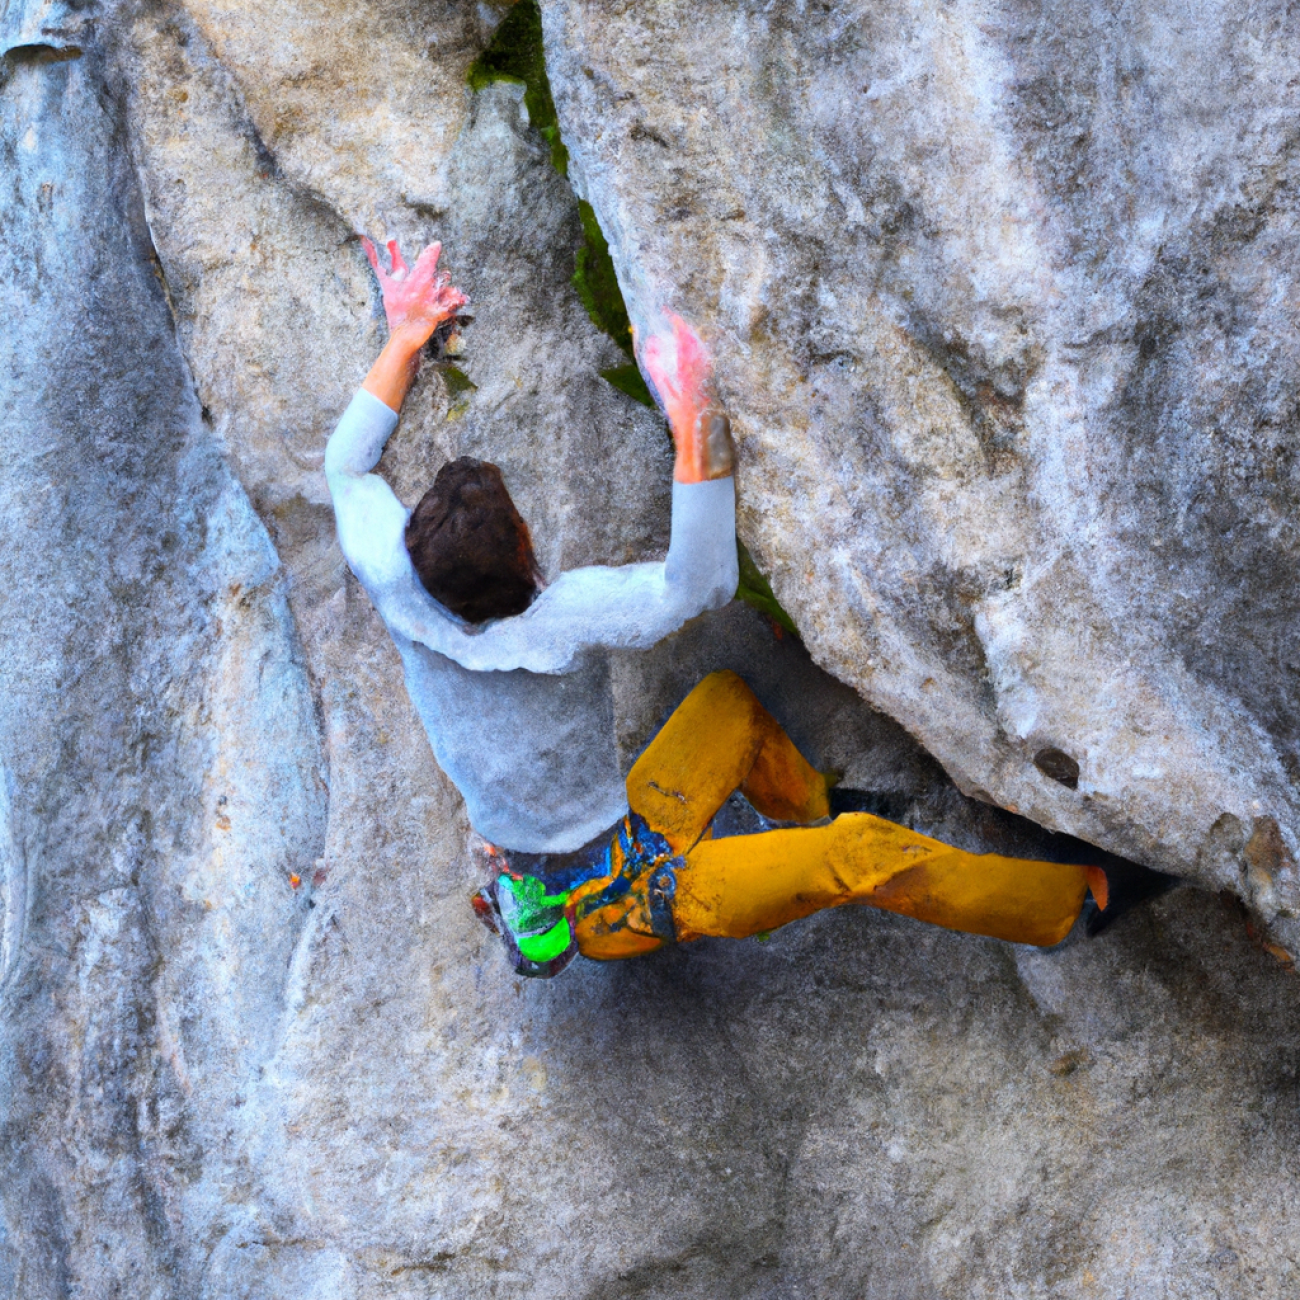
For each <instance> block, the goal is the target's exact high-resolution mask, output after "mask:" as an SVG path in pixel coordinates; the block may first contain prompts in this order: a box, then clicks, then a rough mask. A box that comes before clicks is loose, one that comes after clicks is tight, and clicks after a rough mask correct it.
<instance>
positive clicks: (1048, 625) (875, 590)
mask: <svg viewBox="0 0 1300 1300" xmlns="http://www.w3.org/2000/svg"><path fill="white" fill-rule="evenodd" d="M543 9H544V15H545V27H546V41H547V53H548V58H549V60H550V64H551V67H552V81H553V85H554V87H555V96H556V104H557V108H558V110H559V116H560V123H561V126H562V128H563V130H564V133H565V138H566V140H567V141H568V142H569V148H570V154H571V158H572V170H573V174H574V176H575V180H576V183H577V185H578V188H579V189H580V191H582V192H583V193H585V195H586V197H587V198H588V199H589V200H590V201H591V203H592V204H593V205H594V207H595V209H596V212H597V214H598V216H599V218H600V220H601V223H602V225H603V226H604V228H605V230H606V233H607V234H608V236H609V240H610V244H611V247H612V249H613V252H614V255H615V258H616V261H617V263H618V266H619V270H620V274H621V276H622V278H623V281H624V283H625V286H626V289H627V294H628V298H629V309H630V311H631V313H632V315H633V317H638V316H640V317H641V318H642V319H645V318H647V317H649V316H650V315H651V314H652V313H654V312H655V311H656V310H657V309H658V307H659V306H660V305H661V304H663V303H665V302H667V303H672V304H674V305H675V306H676V307H677V308H678V309H679V310H685V311H687V312H688V313H689V314H691V315H693V316H696V317H699V318H701V319H704V320H707V322H708V325H709V330H710V335H711V337H713V338H715V339H716V341H717V349H718V354H719V364H720V371H721V374H722V376H723V379H722V383H723V387H724V388H725V391H726V398H727V401H728V403H729V405H730V407H731V411H732V416H733V420H734V422H735V424H736V427H737V428H738V430H739V432H740V435H741V439H742V461H741V463H742V477H741V482H742V485H743V486H742V496H743V501H744V520H743V526H742V532H743V533H744V535H745V537H746V540H747V541H748V542H749V543H750V545H751V549H752V550H753V551H754V552H755V554H756V555H757V556H758V558H759V559H760V561H761V562H762V563H763V564H764V566H765V567H766V568H767V569H768V570H769V571H770V572H771V574H772V580H773V584H774V586H775V589H776V592H777V594H778V596H779V597H780V598H781V599H782V601H783V602H785V603H786V605H787V607H788V608H789V609H790V610H791V612H792V613H793V614H794V616H795V618H796V621H797V622H798V624H799V627H800V629H801V631H803V633H804V634H805V636H806V638H807V640H808V644H809V647H810V648H811V650H812V652H813V654H814V656H815V658H816V659H817V660H818V662H819V663H821V664H823V665H824V666H825V667H827V668H828V669H830V671H832V672H833V673H835V675H836V676H838V677H840V678H841V679H842V680H844V681H847V682H850V683H851V684H853V685H854V686H855V687H857V688H858V689H859V690H860V691H861V692H862V694H863V695H864V696H865V697H866V698H867V699H868V700H870V701H871V702H872V703H873V704H875V705H877V706H878V707H880V708H882V709H884V710H885V711H886V712H888V713H890V714H891V715H892V716H893V717H895V718H897V719H898V720H899V721H901V722H902V723H903V724H904V725H905V726H906V727H907V729H908V730H909V731H910V732H912V734H913V735H915V736H917V737H918V739H920V741H921V742H922V743H923V744H924V745H925V746H926V747H927V748H928V749H929V750H930V752H931V753H933V754H934V755H935V756H936V757H938V758H939V759H940V761H941V762H942V763H943V764H944V766H945V768H946V769H947V770H948V771H949V773H951V774H952V776H953V777H954V778H955V779H956V780H957V781H958V783H959V784H960V785H961V786H962V787H963V788H964V789H966V790H967V791H968V792H972V793H978V794H980V795H981V797H989V798H991V799H992V800H993V801H995V802H997V803H1000V804H1002V805H1004V806H1009V807H1015V808H1018V809H1019V810H1020V811H1021V812H1022V813H1024V814H1025V815H1027V816H1029V817H1032V818H1033V819H1034V820H1036V821H1039V822H1041V823H1043V824H1045V825H1050V826H1052V827H1055V828H1057V829H1063V830H1070V831H1071V832H1073V833H1075V834H1078V835H1081V836H1083V837H1084V838H1086V839H1089V840H1092V841H1094V842H1096V843H1104V844H1106V845H1107V846H1108V847H1109V848H1112V849H1114V850H1115V851H1116V852H1120V853H1126V854H1128V855H1129V856H1135V857H1137V858H1139V859H1141V860H1143V861H1147V862H1151V863H1153V864H1154V865H1158V866H1163V867H1165V868H1166V869H1168V870H1171V871H1176V872H1179V873H1180V874H1184V875H1189V874H1190V875H1195V876H1197V877H1199V878H1200V879H1201V880H1203V881H1204V882H1205V883H1206V884H1213V885H1217V886H1220V887H1237V885H1238V881H1239V879H1240V877H1241V874H1242V872H1243V870H1244V868H1245V864H1244V862H1243V859H1242V856H1241V853H1240V851H1238V852H1237V853H1236V854H1231V853H1228V854H1225V853H1223V852H1220V851H1219V849H1220V844H1221V841H1222V840H1223V839H1224V837H1225V836H1226V837H1229V838H1231V839H1233V841H1234V842H1235V843H1236V844H1237V845H1238V846H1240V845H1242V844H1244V843H1245V842H1246V841H1247V840H1248V839H1249V838H1250V837H1251V836H1253V835H1257V836H1259V837H1260V840H1259V841H1258V842H1259V843H1262V842H1263V840H1265V839H1267V840H1269V841H1270V842H1277V844H1278V847H1277V849H1276V851H1275V852H1273V853H1272V854H1270V855H1269V856H1270V870H1269V873H1268V874H1269V875H1270V876H1271V879H1270V880H1269V881H1267V882H1266V881H1263V880H1261V881H1260V882H1259V890H1258V898H1257V902H1258V904H1259V906H1260V907H1261V909H1262V910H1264V911H1265V912H1267V913H1268V914H1269V916H1270V917H1277V916H1278V914H1279V913H1281V918H1280V919H1281V920H1282V921H1284V922H1285V921H1286V920H1287V919H1288V918H1289V917H1291V916H1293V915H1295V914H1296V913H1297V911H1298V910H1300V893H1298V892H1297V889H1298V887H1300V880H1298V879H1297V875H1296V871H1295V867H1294V862H1293V855H1294V853H1295V849H1296V836H1297V832H1300V820H1297V812H1298V811H1300V803H1297V793H1296V780H1297V776H1298V775H1300V768H1298V767H1297V763H1298V762H1300V760H1298V759H1297V752H1298V750H1297V745H1298V742H1300V730H1298V727H1300V714H1297V710H1296V705H1295V698H1296V697H1295V692H1294V689H1293V680H1294V664H1295V656H1294V652H1293V649H1292V647H1293V646H1294V644H1295V642H1296V636H1297V631H1298V630H1300V603H1298V602H1297V600H1296V598H1295V592H1296V575H1297V568H1298V564H1300V529H1298V528H1297V522H1296V520H1297V502H1298V499H1300V498H1298V491H1300V479H1298V478H1297V470H1296V465H1295V461H1294V444H1295V437H1296V417H1295V411H1296V400H1297V375H1298V373H1300V372H1298V370H1297V348H1298V347H1300V342H1298V340H1300V333H1298V332H1297V323H1298V321H1297V312H1298V311H1300V297H1298V296H1297V292H1296V276H1297V269H1298V267H1300V262H1298V261H1297V257H1298V254H1297V250H1296V242H1295V239H1294V237H1293V230H1294V226H1295V221H1296V213H1297V199H1296V188H1295V174H1294V168H1295V166H1296V161H1295V130H1294V122H1295V116H1296V109H1297V102H1296V95H1297V89H1296V83H1295V80H1294V78H1293V77H1292V76H1291V75H1290V72H1289V69H1290V68H1291V67H1292V66H1293V65H1294V62H1295V58H1296V55H1297V52H1300V30H1298V29H1297V22H1296V20H1295V18H1294V16H1293V15H1292V14H1291V13H1290V10H1289V9H1288V7H1287V6H1286V5H1285V4H1282V3H1277V4H1265V5H1261V6H1256V7H1252V8H1251V9H1250V10H1248V11H1246V10H1242V9H1241V8H1240V6H1237V5H1232V4H1211V5H1210V6H1209V7H1207V8H1204V9H1198V10H1197V16H1196V18H1195V20H1192V19H1190V18H1189V17H1188V16H1187V12H1186V10H1185V9H1184V8H1182V7H1181V6H1179V5H1176V4H1164V3H1160V0H1156V2H1155V3H1151V4H1143V5H1141V6H1139V7H1138V8H1137V9H1130V8H1116V7H1114V6H1110V5H1104V4H1102V5H1094V6H1085V7H1084V8H1083V9H1080V8H1079V7H1078V6H1076V5H1068V6H1064V7H1055V6H1052V5H1048V6H1047V7H1045V8H1044V7H1042V6H1029V5H1019V4H1006V5H1000V6H997V7H995V8H994V9H992V10H990V9H989V8H988V7H987V6H985V5H978V4H969V5H968V4H962V3H958V4H955V5H937V4H930V3H919V4H903V5H882V4H878V3H874V0H868V2H865V3H851V4H837V5H820V6H817V5H815V6H806V5H803V4H795V3H789V4H781V3H778V4H775V5H772V4H732V3H705V4H695V3H692V4H686V3H668V4H656V5H632V4H626V5H624V4H619V5H612V4H609V3H607V2H605V0H548V2H547V3H546V4H544V6H543ZM1051 751H1057V752H1061V753H1064V754H1065V755H1066V756H1067V757H1068V759H1070V760H1072V763H1071V765H1069V767H1068V769H1067V770H1069V771H1071V772H1074V771H1075V768H1074V766H1073V765H1074V764H1077V784H1076V785H1072V786H1069V785H1064V784H1062V783H1061V782H1060V781H1059V780H1057V779H1054V778H1053V775H1052V774H1051V770H1050V769H1051V766H1052V764H1051V755H1050V752H1051ZM1040 754H1043V755H1045V759H1044V762H1043V763H1038V764H1036V763H1035V758H1036V757H1037V756H1038V755H1040ZM1044 766H1045V767H1046V768H1047V769H1048V770H1046V771H1045V770H1043V767H1044ZM1275 824H1276V827H1275ZM1216 827H1217V828H1218V830H1217V832H1216V831H1215V828H1216ZM1283 846H1284V847H1283Z"/></svg>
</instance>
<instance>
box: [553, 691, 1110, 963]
mask: <svg viewBox="0 0 1300 1300" xmlns="http://www.w3.org/2000/svg"><path fill="white" fill-rule="evenodd" d="M733 790H740V792H741V793H742V794H744V795H745V797H746V798H747V799H748V800H749V801H750V803H752V804H753V805H754V807H755V808H756V809H758V811H759V812H760V813H762V814H763V815H764V816H767V817H771V818H773V819H774V820H778V821H796V822H816V821H824V819H825V818H826V817H827V816H828V815H829V812H830V808H829V804H828V801H827V783H826V778H825V777H824V776H823V775H822V774H821V773H820V772H818V771H816V769H814V768H813V767H811V766H810V765H809V764H808V763H807V761H806V760H805V759H804V757H803V755H802V754H800V753H799V751H798V750H797V749H796V748H795V746H794V744H793V742H792V741H791V740H790V738H789V737H788V736H787V735H786V734H785V732H784V731H782V730H781V728H780V726H779V725H778V724H777V722H776V720H775V719H774V718H773V717H772V716H771V714H769V713H768V712H767V710H766V709H764V708H763V706H762V705H761V704H760V703H759V702H758V700H757V698H756V697H755V696H754V693H753V692H752V691H751V690H750V689H749V687H748V686H746V685H745V683H744V682H743V681H742V680H741V679H740V678H739V677H737V676H736V674H735V673H731V672H722V673H713V674H712V675H711V676H709V677H706V678H705V679H704V680H703V681H702V682H701V683H700V684H699V685H698V686H697V687H696V688H695V689H694V690H693V691H692V692H691V693H690V695H688V696H687V697H686V699H685V700H684V701H683V702H682V704H681V705H680V707H679V708H678V709H677V711H676V712H675V713H674V714H673V715H672V717H671V718H669V720H668V722H667V723H666V724H665V726H664V728H663V730H662V731H660V733H659V734H658V735H657V736H656V737H655V739H654V740H653V741H652V742H651V744H650V746H649V748H647V749H646V751H645V753H644V754H642V755H641V757H640V758H639V759H638V760H637V762H636V763H635V765H634V766H633V768H632V771H631V772H630V773H629V774H628V778H627V797H628V804H629V806H630V808H631V810H632V812H633V813H636V814H639V815H640V816H641V817H643V818H644V819H645V821H646V822H647V823H648V824H649V826H650V827H651V828H652V829H653V830H654V831H656V832H658V833H659V834H660V835H661V836H662V837H663V838H664V839H665V840H666V841H667V843H668V846H669V847H670V849H671V854H672V856H673V863H672V880H673V883H674V885H675V889H674V892H673V895H672V901H671V913H672V924H673V928H674V930H675V937H676V939H677V941H678V942H688V941H690V940H691V939H698V938H701V937H703V936H704V935H723V936H729V937H731V938H744V937H745V936H747V935H752V934H757V933H760V932H762V931H766V930H775V929H776V928H777V927H778V926H782V925H785V924H786V923H787V922H789V921H795V920H798V919H799V918H800V917H802V916H809V915H811V914H812V913H813V912H819V911H821V910H822V909H823V908H826V907H838V906H840V904H842V903H866V904H868V905H869V906H871V907H879V908H884V909H885V910H887V911H891V912H901V913H903V914H904V915H905V916H912V917H916V918H917V919H918V920H921V921H929V922H931V923H932V924H934V925H942V926H945V927H947V928H948V929H950V930H964V931H967V932H969V933H972V934H987V935H992V936H993V937H994V938H998V939H1010V940H1013V941H1014V942H1017V943H1030V944H1038V945H1043V946H1046V945H1050V944H1054V943H1059V942H1060V941H1061V940H1062V939H1063V938H1065V936H1066V934H1067V933H1068V932H1069V930H1070V927H1071V926H1072V925H1073V924H1074V922H1075V918H1076V917H1077V916H1078V915H1079V910H1080V908H1081V907H1082V906H1083V900H1084V896H1085V894H1086V892H1087V888H1088V881H1087V876H1086V874H1085V868H1084V867H1082V866H1063V865H1060V864H1058V863H1054V862H1031V861H1026V860H1023V859H1018V858H1004V857H1000V856H998V855H997V854H992V853H985V854H977V853H967V852H965V851H964V850H962V849H955V848H952V847H950V846H949V845H947V844H943V843H940V841H938V840H932V839H930V838H929V837H928V836H925V835H918V834H917V833H916V832H915V831H910V830H908V829H907V828H906V827H903V826H899V825H896V824H895V823H893V822H888V821H885V820H883V819H882V818H879V817H873V816H872V815H871V814H869V813H845V814H842V815H841V816H839V817H837V818H836V819H835V820H834V821H832V822H830V823H829V824H828V825H821V826H807V827H799V828H796V829H792V830H774V831H767V832H765V833H763V834H759V835H742V836H734V837H730V838H727V839H720V840H715V839H713V838H711V832H710V829H709V828H710V823H711V822H712V820H713V817H714V815H715V814H716V813H717V811H718V809H719V808H720V807H721V806H722V804H723V802H724V801H725V800H726V799H727V797H728V796H729V795H730V794H731V793H732V791H733ZM614 866H615V871H614V876H607V877H604V878H602V879H600V880H593V881H589V882H588V883H587V884H585V885H583V886H581V887H580V888H579V889H577V890H575V891H574V893H573V895H572V897H571V899H570V914H571V916H572V917H573V920H574V925H575V931H576V936H577V941H578V948H579V951H580V952H582V953H583V954H584V955H586V956H588V957H595V958H597V959H601V960H609V959H614V958H619V957H631V956H635V955H637V954H638V953H643V952H650V951H653V950H654V949H655V948H658V947H659V946H661V944H662V943H663V942H664V939H663V937H662V925H661V926H660V927H659V929H660V932H661V933H660V934H659V935H656V933H655V928H654V926H653V924H652V921H651V916H650V907H649V903H648V902H647V898H648V896H649V895H648V891H649V889H650V886H651V883H652V880H654V879H658V880H660V881H664V880H666V879H668V877H667V876H665V875H664V874H663V872H662V866H659V867H655V868H651V869H650V870H647V871H645V872H644V873H643V875H642V876H641V877H638V878H637V879H636V880H634V881H632V882H631V887H630V888H628V889H626V890H625V892H624V893H623V894H622V895H620V896H619V897H618V898H616V899H615V900H614V901H612V902H611V901H603V900H607V899H608V897H609V895H610V893H611V890H610V888H609V886H610V882H611V880H613V879H614V877H615V876H617V874H618V870H619V866H620V864H619V863H618V862H615V864H614ZM657 872H658V873H659V874H658V875H656V873H657ZM584 903H585V904H586V906H584Z"/></svg>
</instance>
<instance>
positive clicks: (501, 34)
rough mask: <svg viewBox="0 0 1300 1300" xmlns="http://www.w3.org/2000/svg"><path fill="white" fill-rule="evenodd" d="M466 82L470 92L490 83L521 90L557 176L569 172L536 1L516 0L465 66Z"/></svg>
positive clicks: (566, 151) (567, 155) (530, 116)
mask: <svg viewBox="0 0 1300 1300" xmlns="http://www.w3.org/2000/svg"><path fill="white" fill-rule="evenodd" d="M466 79H467V80H468V82H469V86H470V89H471V90H482V89H483V87H484V86H488V85H491V83H492V82H494V81H513V82H514V83H515V84H516V85H520V86H523V88H524V107H525V108H527V109H528V120H529V121H530V122H532V124H533V125H534V126H535V127H536V128H537V129H538V130H539V131H540V132H541V133H542V138H543V139H544V140H545V141H546V143H547V144H548V145H550V147H551V162H552V163H553V164H554V166H555V170H556V171H557V172H559V173H560V175H561V176H567V175H568V173H569V151H568V150H567V149H566V148H565V147H564V141H563V140H561V139H560V123H559V119H558V118H557V117H556V115H555V100H554V99H552V98H551V83H550V79H549V78H548V77H547V75H546V55H545V52H544V51H543V49H542V11H541V9H539V8H538V5H537V0H517V3H516V4H515V5H514V7H513V8H512V9H511V10H510V12H509V13H508V14H506V16H505V17H504V18H503V19H502V20H501V25H500V26H499V27H498V28H497V29H496V31H495V32H494V33H493V34H492V40H491V43H490V44H489V45H488V47H487V49H485V50H484V51H483V53H482V54H480V55H479V56H478V58H477V59H475V60H474V62H473V63H471V64H470V65H469V73H468V74H467V77H466Z"/></svg>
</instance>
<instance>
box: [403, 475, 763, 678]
mask: <svg viewBox="0 0 1300 1300" xmlns="http://www.w3.org/2000/svg"><path fill="white" fill-rule="evenodd" d="M738 581H739V573H738V570H737V560H736V489H735V481H734V480H733V479H730V478H725V479H714V480H712V481H711V482H707V483H690V484H687V483H674V484H673V522H672V540H671V544H670V545H669V548H668V558H667V559H666V560H665V561H664V562H663V563H662V564H625V565H621V566H619V567H617V568H615V567H608V566H592V567H591V568H586V569H570V570H569V571H568V572H567V573H563V574H561V575H560V577H559V578H557V579H556V581H555V582H554V583H552V584H551V585H550V586H549V587H547V588H546V590H545V591H543V592H542V593H541V595H540V596H538V597H537V599H536V600H535V601H534V602H533V603H532V604H531V605H530V606H529V607H528V608H527V609H526V610H525V611H524V612H523V613H522V614H518V615H516V616H515V617H514V618H503V619H500V620H498V621H497V622H494V623H489V624H488V625H487V626H486V627H484V628H483V629H482V631H479V632H476V633H470V634H467V635H465V636H464V638H463V640H460V641H458V642H457V643H456V646H455V649H454V651H453V650H449V649H444V648H443V645H445V644H446V638H445V637H441V636H439V637H438V639H439V640H440V641H441V642H442V644H435V641H434V640H433V639H431V638H430V637H429V635H428V633H429V632H430V631H433V632H434V633H435V635H437V629H430V628H428V627H427V625H425V621H424V619H423V618H422V617H421V611H420V604H421V602H420V599H419V598H420V597H423V598H424V600H425V601H427V602H428V604H429V605H430V606H432V607H433V608H434V609H439V608H440V606H438V605H437V603H436V602H435V601H433V600H432V599H431V598H429V597H428V595H427V593H425V592H424V591H423V589H422V588H421V589H419V590H418V591H417V592H411V593H409V595H410V596H411V597H412V599H411V600H410V601H406V600H404V601H402V602H401V608H400V610H399V609H398V608H394V610H393V614H394V615H395V616H396V617H394V618H393V619H392V620H390V621H391V622H392V624H393V626H395V627H398V628H399V630H401V631H402V632H404V633H405V635H407V636H409V637H410V638H411V639H412V640H414V641H422V642H423V643H424V644H426V645H428V646H429V647H430V648H431V649H434V650H439V651H440V652H441V653H443V654H449V655H450V656H451V658H453V659H455V660H456V661H457V662H458V663H459V664H461V665H462V666H463V667H465V668H470V669H476V670H479V671H492V670H496V671H503V672H504V671H508V670H510V669H513V668H526V669H528V670H529V671H530V672H535V673H562V672H567V671H569V670H570V669H571V668H572V667H573V665H574V661H575V660H576V659H577V658H578V657H579V656H580V655H581V654H582V653H583V651H585V650H589V649H592V648H594V647H597V646H608V647H611V648H622V649H646V648H648V647H650V646H652V645H654V644H655V643H656V642H657V641H661V640H662V639H663V638H664V637H666V636H668V635H669V634H670V633H672V632H675V631H676V630H677V629H678V628H679V627H681V625H682V624H683V623H685V622H686V620H687V619H690V618H694V617H695V616H696V615H697V614H700V613H703V612H704V610H706V609H717V608H718V607H719V606H721V605H725V604H726V603H727V602H728V601H729V600H730V599H731V598H732V597H733V596H734V595H735V594H736V584H737V582H738ZM387 616H388V615H386V617H387ZM399 619H400V624H399V621H398V620H399Z"/></svg>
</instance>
